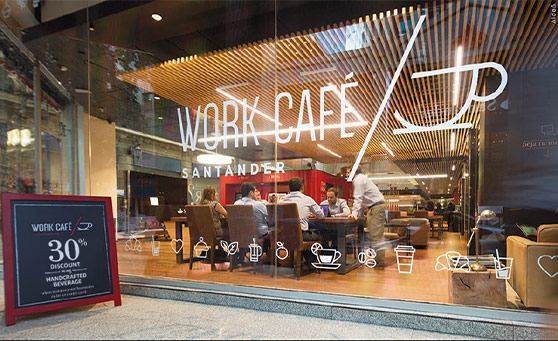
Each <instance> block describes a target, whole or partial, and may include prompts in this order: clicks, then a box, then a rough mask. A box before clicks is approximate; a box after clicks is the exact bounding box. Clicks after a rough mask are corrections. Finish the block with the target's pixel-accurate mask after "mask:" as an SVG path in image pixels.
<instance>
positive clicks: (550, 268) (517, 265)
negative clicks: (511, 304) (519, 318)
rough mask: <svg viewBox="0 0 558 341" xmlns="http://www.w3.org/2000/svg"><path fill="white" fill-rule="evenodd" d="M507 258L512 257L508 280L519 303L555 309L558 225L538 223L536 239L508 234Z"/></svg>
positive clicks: (556, 303)
mask: <svg viewBox="0 0 558 341" xmlns="http://www.w3.org/2000/svg"><path fill="white" fill-rule="evenodd" d="M507 257H508V258H513V268H512V271H511V277H510V279H509V280H508V282H509V283H510V285H511V286H512V288H513V289H514V290H515V291H516V293H517V294H518V295H519V297H520V298H521V300H522V301H523V304H525V306H526V307H528V308H543V309H553V310H556V309H558V224H555V225H541V226H540V227H539V229H538V233H537V241H536V242H534V241H531V240H529V239H526V238H523V237H520V236H511V237H508V239H507Z"/></svg>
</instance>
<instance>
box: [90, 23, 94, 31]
mask: <svg viewBox="0 0 558 341" xmlns="http://www.w3.org/2000/svg"><path fill="white" fill-rule="evenodd" d="M89 31H91V32H93V31H95V26H93V24H90V25H89Z"/></svg>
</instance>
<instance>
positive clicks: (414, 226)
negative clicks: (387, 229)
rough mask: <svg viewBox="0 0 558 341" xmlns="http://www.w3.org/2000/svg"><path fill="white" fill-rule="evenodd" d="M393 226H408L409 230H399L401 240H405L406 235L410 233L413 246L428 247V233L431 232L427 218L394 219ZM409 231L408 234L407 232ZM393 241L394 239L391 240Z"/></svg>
mask: <svg viewBox="0 0 558 341" xmlns="http://www.w3.org/2000/svg"><path fill="white" fill-rule="evenodd" d="M391 223H392V224H396V225H406V226H407V228H398V229H397V234H398V236H399V238H402V239H403V238H405V237H406V233H410V235H411V236H410V240H411V245H414V246H427V245H428V232H429V231H430V223H429V221H428V219H425V218H399V219H393V220H392V221H391ZM405 230H407V231H408V232H406V231H405ZM390 239H392V238H390Z"/></svg>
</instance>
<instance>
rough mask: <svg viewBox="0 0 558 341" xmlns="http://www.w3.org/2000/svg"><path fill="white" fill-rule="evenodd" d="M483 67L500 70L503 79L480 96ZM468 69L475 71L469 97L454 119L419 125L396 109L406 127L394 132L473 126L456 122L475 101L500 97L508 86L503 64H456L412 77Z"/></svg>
mask: <svg viewBox="0 0 558 341" xmlns="http://www.w3.org/2000/svg"><path fill="white" fill-rule="evenodd" d="M483 69H495V70H496V71H498V73H500V77H501V81H500V85H499V86H498V88H497V89H496V90H495V91H494V92H492V93H491V94H488V95H486V96H479V95H477V94H476V90H477V84H478V81H479V72H480V70H483ZM466 71H472V73H473V74H472V78H471V85H470V86H469V89H468V90H467V93H466V95H467V98H466V100H465V103H464V104H463V106H462V107H461V109H460V110H459V112H458V113H457V114H456V115H455V116H454V117H453V118H452V119H450V120H449V121H446V122H444V123H441V124H438V125H433V126H419V125H414V124H412V123H410V122H409V121H407V120H405V119H404V118H403V117H402V116H401V114H400V113H399V112H398V111H397V110H396V111H395V113H394V115H395V118H396V119H397V120H398V121H399V123H401V124H402V125H403V126H404V127H405V128H403V129H394V130H393V133H394V134H406V133H417V132H425V131H437V130H450V129H460V128H461V129H462V128H471V127H472V126H473V125H472V124H471V123H456V122H457V121H459V120H460V119H461V117H462V116H463V115H464V114H465V113H466V112H467V110H469V108H470V107H471V104H472V103H473V101H477V102H488V101H491V100H493V99H495V98H496V97H498V96H499V95H500V94H501V93H502V92H503V91H504V88H505V87H506V84H507V83H508V73H507V72H506V69H504V67H503V66H502V65H501V64H498V63H494V62H488V63H479V64H469V65H462V66H455V67H449V68H445V69H439V70H433V71H425V72H416V73H413V75H412V76H411V78H413V79H414V78H424V77H430V76H439V75H445V74H452V73H461V72H466Z"/></svg>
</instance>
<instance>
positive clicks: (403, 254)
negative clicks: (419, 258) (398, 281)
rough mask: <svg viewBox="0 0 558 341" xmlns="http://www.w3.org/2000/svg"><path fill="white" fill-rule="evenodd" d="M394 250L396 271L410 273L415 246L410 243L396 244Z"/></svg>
mask: <svg viewBox="0 0 558 341" xmlns="http://www.w3.org/2000/svg"><path fill="white" fill-rule="evenodd" d="M394 250H395V255H396V256H397V271H399V273H400V274H410V273H412V272H413V260H414V257H415V248H414V247H413V246H410V245H398V246H397V247H396V248H395V249H394Z"/></svg>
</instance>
